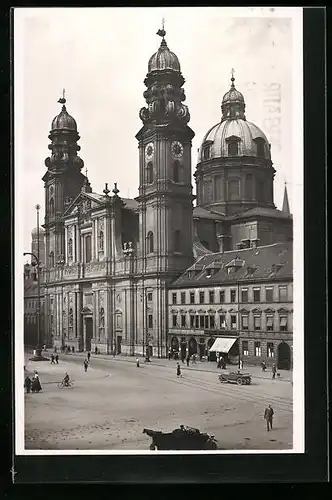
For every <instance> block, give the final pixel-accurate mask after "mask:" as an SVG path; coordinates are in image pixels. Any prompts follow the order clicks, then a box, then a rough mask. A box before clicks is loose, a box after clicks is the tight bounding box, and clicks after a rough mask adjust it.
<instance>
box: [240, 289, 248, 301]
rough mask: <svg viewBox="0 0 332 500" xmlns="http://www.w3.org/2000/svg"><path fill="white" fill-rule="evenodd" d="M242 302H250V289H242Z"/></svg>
mask: <svg viewBox="0 0 332 500" xmlns="http://www.w3.org/2000/svg"><path fill="white" fill-rule="evenodd" d="M241 301H242V302H248V288H242V290H241Z"/></svg>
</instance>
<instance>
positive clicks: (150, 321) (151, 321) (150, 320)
mask: <svg viewBox="0 0 332 500" xmlns="http://www.w3.org/2000/svg"><path fill="white" fill-rule="evenodd" d="M148 328H153V315H152V314H149V315H148Z"/></svg>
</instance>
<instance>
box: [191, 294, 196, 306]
mask: <svg viewBox="0 0 332 500" xmlns="http://www.w3.org/2000/svg"><path fill="white" fill-rule="evenodd" d="M190 304H195V292H190Z"/></svg>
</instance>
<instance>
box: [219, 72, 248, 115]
mask: <svg viewBox="0 0 332 500" xmlns="http://www.w3.org/2000/svg"><path fill="white" fill-rule="evenodd" d="M231 82H232V83H231V88H230V89H229V91H228V92H226V94H225V95H224V97H223V99H222V104H221V112H222V118H221V120H222V121H223V120H236V119H238V118H240V119H241V120H245V119H246V117H245V114H244V111H245V107H246V105H245V102H244V97H243V94H241V92H239V91H238V90H237V89H236V88H235V85H234V82H235V78H234V69H232V78H231Z"/></svg>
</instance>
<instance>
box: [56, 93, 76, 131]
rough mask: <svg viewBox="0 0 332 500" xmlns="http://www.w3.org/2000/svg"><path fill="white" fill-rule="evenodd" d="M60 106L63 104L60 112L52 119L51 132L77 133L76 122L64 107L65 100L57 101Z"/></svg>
mask: <svg viewBox="0 0 332 500" xmlns="http://www.w3.org/2000/svg"><path fill="white" fill-rule="evenodd" d="M58 102H60V104H63V106H62V109H61V112H60V113H59V114H58V115H57V116H56V117H55V118H53V121H52V125H51V130H75V131H76V132H77V124H76V121H75V120H74V118H73V117H72V116H70V114H69V113H68V112H67V109H66V106H65V105H64V104H65V102H66V99H64V98H61V99H59V101H58Z"/></svg>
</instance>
